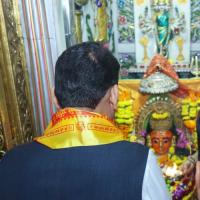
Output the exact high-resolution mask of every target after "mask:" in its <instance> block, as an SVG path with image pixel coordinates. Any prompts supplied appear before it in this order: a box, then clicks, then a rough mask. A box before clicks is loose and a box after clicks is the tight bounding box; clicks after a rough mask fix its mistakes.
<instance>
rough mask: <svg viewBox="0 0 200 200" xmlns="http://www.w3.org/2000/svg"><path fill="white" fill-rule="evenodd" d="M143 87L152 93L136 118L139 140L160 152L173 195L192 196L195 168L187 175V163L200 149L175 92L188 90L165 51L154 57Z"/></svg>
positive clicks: (156, 152)
mask: <svg viewBox="0 0 200 200" xmlns="http://www.w3.org/2000/svg"><path fill="white" fill-rule="evenodd" d="M184 89H185V91H184ZM139 90H140V92H141V93H145V94H148V95H149V97H148V99H147V101H146V102H145V104H144V105H143V106H142V107H141V109H140V113H139V115H138V117H137V119H136V133H137V136H138V141H139V142H141V143H142V142H143V143H144V144H145V145H147V146H149V147H150V148H151V149H152V150H153V151H154V152H155V154H156V155H157V157H158V163H159V164H160V167H161V170H162V172H163V175H164V177H165V180H166V183H167V185H168V186H169V190H170V192H171V193H172V196H173V199H188V198H189V197H190V196H192V194H193V192H194V171H191V174H190V175H189V176H185V174H184V172H183V170H182V169H183V165H184V166H186V164H187V163H189V164H191V160H192V159H193V158H194V156H195V155H194V153H195V151H196V149H195V148H193V146H194V145H193V144H194V142H193V140H192V139H191V133H190V130H189V129H188V128H187V127H186V126H185V124H184V121H183V118H182V108H181V104H180V103H178V102H176V101H175V98H173V97H172V94H175V95H177V94H186V92H187V91H188V90H187V88H184V86H182V85H181V83H180V82H179V77H178V75H177V73H176V72H175V70H174V69H173V66H172V65H171V64H170V63H169V61H168V60H167V59H166V58H165V57H163V56H162V55H156V56H155V57H154V58H153V59H152V61H151V63H150V65H149V67H148V68H147V70H146V73H145V75H144V78H143V79H142V80H141V83H140V87H139ZM180 96H181V97H183V96H184V95H180ZM176 97H179V95H178V96H176ZM187 166H188V165H187Z"/></svg>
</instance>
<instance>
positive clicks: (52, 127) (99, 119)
mask: <svg viewBox="0 0 200 200" xmlns="http://www.w3.org/2000/svg"><path fill="white" fill-rule="evenodd" d="M125 139H126V136H125V135H124V134H123V133H122V132H121V131H120V130H119V129H118V128H117V127H116V126H115V124H114V122H113V121H111V120H110V119H108V118H107V117H106V116H103V115H100V114H98V113H94V112H89V111H85V110H78V109H74V108H65V109H62V110H60V111H58V112H57V113H55V114H54V115H53V117H52V121H51V122H50V124H49V126H48V127H47V129H46V130H45V131H44V134H43V136H41V137H37V138H35V139H34V140H35V141H37V142H39V143H41V144H43V145H45V146H48V147H49V148H51V149H61V148H68V147H77V146H93V145H102V144H109V143H114V142H118V141H122V140H125Z"/></svg>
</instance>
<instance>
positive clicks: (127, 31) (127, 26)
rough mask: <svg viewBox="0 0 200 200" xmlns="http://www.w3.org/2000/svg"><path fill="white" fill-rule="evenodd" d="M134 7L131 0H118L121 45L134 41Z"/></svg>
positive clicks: (119, 39)
mask: <svg viewBox="0 0 200 200" xmlns="http://www.w3.org/2000/svg"><path fill="white" fill-rule="evenodd" d="M133 11H134V7H133V1H131V0H127V1H125V0H118V33H119V38H118V41H119V43H133V41H134V12H133Z"/></svg>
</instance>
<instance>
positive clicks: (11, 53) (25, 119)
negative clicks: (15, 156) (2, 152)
mask: <svg viewBox="0 0 200 200" xmlns="http://www.w3.org/2000/svg"><path fill="white" fill-rule="evenodd" d="M0 19H1V25H0V43H1V48H2V50H1V53H0V54H1V55H0V64H1V65H0V71H1V73H2V77H3V88H4V91H5V92H4V93H5V104H6V106H7V112H8V117H9V122H8V121H5V123H9V126H10V128H11V135H12V136H11V137H12V138H9V139H8V140H10V139H11V140H12V145H11V146H7V147H8V148H11V147H12V146H14V145H17V144H20V143H24V142H29V141H31V140H32V138H33V134H34V132H35V131H34V126H33V112H32V107H31V98H30V91H29V87H28V86H29V84H28V74H27V69H26V65H25V54H24V47H23V40H22V34H21V25H20V18H19V9H18V0H9V1H7V0H1V1H0ZM0 109H1V108H0ZM4 114H5V113H4ZM5 137H6V138H7V137H8V135H7V133H6V136H5Z"/></svg>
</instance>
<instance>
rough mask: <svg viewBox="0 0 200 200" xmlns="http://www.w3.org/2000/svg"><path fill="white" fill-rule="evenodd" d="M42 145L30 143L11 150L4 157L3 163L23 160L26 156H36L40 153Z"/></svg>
mask: <svg viewBox="0 0 200 200" xmlns="http://www.w3.org/2000/svg"><path fill="white" fill-rule="evenodd" d="M40 149H41V145H40V144H37V143H36V142H30V143H27V144H21V145H18V146H16V147H14V148H12V149H11V150H9V151H7V152H6V154H5V155H4V157H3V158H2V162H4V161H6V160H7V159H9V160H10V159H18V160H20V159H22V158H24V157H26V156H30V154H32V153H33V154H35V153H36V152H37V151H40Z"/></svg>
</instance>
